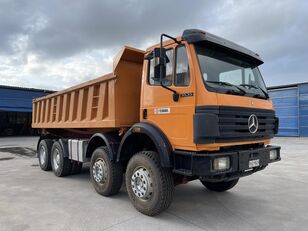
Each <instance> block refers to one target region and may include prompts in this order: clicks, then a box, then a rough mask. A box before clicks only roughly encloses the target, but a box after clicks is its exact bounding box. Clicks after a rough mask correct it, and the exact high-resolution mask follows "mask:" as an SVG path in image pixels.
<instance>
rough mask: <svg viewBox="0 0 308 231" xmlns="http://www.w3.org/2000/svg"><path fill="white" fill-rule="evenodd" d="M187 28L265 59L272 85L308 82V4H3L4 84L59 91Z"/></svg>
mask: <svg viewBox="0 0 308 231" xmlns="http://www.w3.org/2000/svg"><path fill="white" fill-rule="evenodd" d="M190 28H198V29H202V30H205V31H208V32H210V33H213V34H216V35H218V36H221V37H223V38H226V39H228V40H231V41H233V42H236V43H238V44H240V45H242V46H245V47H247V48H249V49H251V50H253V51H255V52H257V53H258V54H260V55H261V57H262V58H263V60H264V64H263V65H261V66H260V70H261V72H262V75H263V78H264V80H265V82H266V84H267V86H275V85H284V84H291V83H299V82H308V74H307V66H308V1H305V0H298V1H296V0H280V1H269V0H225V1H221V0H216V1H210V0H208V1H206V0H191V1H187V0H186V1H184V0H174V1H171V0H169V1H166V0H152V1H150V0H122V1H120V0H91V1H88V0H87V1H86V0H74V1H73V0H71V1H70V0H67V1H63V0H52V1H46V0H28V1H23V0H0V85H11V86H21V87H31V88H43V89H48V90H61V89H64V88H67V87H70V86H73V85H75V84H78V83H81V82H84V81H86V80H90V79H93V78H96V77H98V76H102V75H103V74H106V73H109V72H111V71H112V62H113V57H114V56H115V55H116V54H117V52H118V51H119V50H120V49H121V47H122V46H124V45H129V46H133V47H136V48H140V49H146V48H147V47H149V46H151V45H152V44H155V43H158V42H159V37H160V34H161V33H167V34H169V35H172V36H178V35H181V34H182V32H183V30H185V29H190Z"/></svg>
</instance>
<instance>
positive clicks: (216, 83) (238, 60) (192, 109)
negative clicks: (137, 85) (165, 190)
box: [140, 30, 280, 180]
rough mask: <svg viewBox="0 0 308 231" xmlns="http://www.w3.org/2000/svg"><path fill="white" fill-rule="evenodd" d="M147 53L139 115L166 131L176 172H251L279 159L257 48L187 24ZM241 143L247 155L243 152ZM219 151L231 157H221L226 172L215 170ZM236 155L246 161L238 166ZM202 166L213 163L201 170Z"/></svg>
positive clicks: (218, 175)
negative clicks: (159, 54) (272, 154)
mask: <svg viewBox="0 0 308 231" xmlns="http://www.w3.org/2000/svg"><path fill="white" fill-rule="evenodd" d="M160 46H161V47H163V50H164V51H163V52H164V53H165V56H166V60H165V63H163V64H162V68H163V72H165V73H164V74H163V76H159V75H160V72H159V61H157V60H155V54H154V53H155V52H158V49H159V47H160ZM145 57H146V59H145V61H144V65H143V77H142V85H141V86H142V90H141V103H140V105H141V108H140V120H141V121H143V122H145V123H151V124H153V125H154V126H156V127H158V128H159V129H161V131H162V132H163V133H164V134H165V135H166V137H167V139H168V140H169V141H170V144H171V146H172V150H173V153H172V154H171V155H172V160H173V161H174V167H175V171H176V172H178V173H181V174H182V173H183V174H187V175H189V176H195V175H204V177H205V178H211V179H212V180H215V179H216V178H217V179H220V180H221V179H222V178H223V179H224V180H226V179H227V178H228V177H229V178H232V177H234V176H233V175H232V171H233V172H234V173H236V174H235V175H236V176H239V175H241V174H240V173H239V170H241V171H243V172H242V174H243V175H247V174H248V173H249V172H250V173H252V172H254V171H257V170H258V169H262V168H264V167H265V166H266V165H267V164H268V163H269V162H271V161H276V160H279V159H280V157H279V147H278V148H276V147H272V146H268V145H269V143H270V139H271V138H273V136H274V134H275V133H277V129H278V118H277V117H275V112H274V108H273V104H272V101H271V100H270V99H269V97H268V94H267V89H266V87H265V84H264V81H263V78H262V75H261V73H260V71H259V69H258V66H259V65H261V64H262V63H263V61H262V60H261V58H260V56H259V55H258V54H256V53H254V52H252V51H250V50H248V49H246V48H244V47H242V46H239V45H237V44H235V43H233V42H230V41H228V40H225V39H223V38H220V37H218V36H215V35H212V34H210V33H207V32H204V31H201V30H185V31H184V33H183V35H182V36H180V37H177V38H176V39H173V40H168V41H166V42H165V43H162V44H157V45H156V46H153V47H151V48H149V49H147V51H146V54H145ZM159 58H160V57H159ZM155 69H156V70H155ZM155 72H156V73H155ZM162 85H163V86H162ZM166 87H167V88H168V89H166ZM175 94H177V95H178V98H177V99H175V98H174V95H175ZM265 147H267V148H265ZM242 150H245V151H246V157H245V158H246V159H245V161H244V160H241V159H239V157H241V156H243V155H242ZM247 150H251V153H249V154H247ZM265 150H267V151H265ZM270 150H274V151H272V152H275V153H276V152H277V154H275V156H276V158H275V159H272V160H270V159H269V155H268V154H269V152H270ZM260 153H261V154H260ZM263 153H267V154H264V155H263ZM203 154H204V159H202V155H203ZM215 155H216V156H219V157H220V156H222V157H223V156H227V157H228V158H227V160H226V159H222V160H226V161H227V162H226V163H225V164H226V167H228V168H226V169H224V170H225V171H220V170H219V171H215V170H213V169H212V167H213V164H214V163H213V162H212V163H211V161H212V159H214V158H215ZM243 158H244V157H243ZM249 160H251V162H250V163H255V164H254V165H255V166H254V167H253V168H250V167H249ZM253 160H256V161H255V162H253ZM257 160H258V161H259V162H258V161H257ZM239 161H243V162H247V163H245V164H243V166H239V165H238V163H239ZM206 162H208V163H206ZM257 162H258V163H257ZM183 163H184V164H183ZM177 164H178V166H177ZM202 165H203V166H207V167H208V168H205V167H204V168H203V170H202V171H200V166H202ZM244 165H245V166H244ZM251 166H253V164H251ZM239 167H240V168H239ZM257 167H258V168H257ZM248 170H249V171H248ZM227 173H228V174H227ZM223 176H224V177H226V178H224V177H223ZM215 177H216V178H215Z"/></svg>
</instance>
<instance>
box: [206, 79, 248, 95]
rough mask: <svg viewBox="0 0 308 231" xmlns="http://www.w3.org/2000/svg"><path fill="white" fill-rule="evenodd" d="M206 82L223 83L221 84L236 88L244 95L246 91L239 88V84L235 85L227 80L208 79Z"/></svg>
mask: <svg viewBox="0 0 308 231" xmlns="http://www.w3.org/2000/svg"><path fill="white" fill-rule="evenodd" d="M205 82H206V83H215V84H218V85H223V86H229V87H235V88H236V89H238V90H239V91H240V92H241V95H246V93H247V92H246V91H245V90H244V89H242V88H240V87H239V86H236V85H234V84H232V83H228V82H222V81H210V80H206V81H205Z"/></svg>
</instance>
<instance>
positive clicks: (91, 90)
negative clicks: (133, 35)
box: [32, 47, 144, 130]
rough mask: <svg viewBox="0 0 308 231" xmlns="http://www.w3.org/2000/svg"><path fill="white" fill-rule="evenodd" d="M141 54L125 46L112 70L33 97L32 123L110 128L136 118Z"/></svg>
mask: <svg viewBox="0 0 308 231" xmlns="http://www.w3.org/2000/svg"><path fill="white" fill-rule="evenodd" d="M143 57H144V52H143V51H141V50H138V49H134V48H130V47H124V48H123V49H122V50H121V52H120V53H119V54H118V55H117V56H116V57H115V59H114V63H113V72H112V73H110V74H107V75H104V76H102V77H99V78H97V79H94V80H91V81H88V82H86V83H83V84H80V85H77V86H75V87H72V88H69V89H67V90H64V91H59V92H57V93H54V94H51V95H48V96H46V97H42V98H38V99H34V101H33V118H32V121H33V122H32V126H33V127H34V128H44V129H48V128H68V129H69V128H87V129H91V128H94V129H95V128H99V129H104V128H106V129H109V130H110V129H112V128H119V127H129V126H131V125H132V124H134V123H136V122H138V121H139V108H140V87H141V75H142V64H143Z"/></svg>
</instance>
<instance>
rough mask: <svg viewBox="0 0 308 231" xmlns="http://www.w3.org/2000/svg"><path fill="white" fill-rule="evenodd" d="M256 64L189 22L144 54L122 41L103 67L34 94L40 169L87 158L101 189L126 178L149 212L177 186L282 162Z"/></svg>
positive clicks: (210, 184) (65, 169)
mask: <svg viewBox="0 0 308 231" xmlns="http://www.w3.org/2000/svg"><path fill="white" fill-rule="evenodd" d="M164 37H166V38H168V40H166V41H165V42H164V41H163V38H164ZM262 63H263V61H262V60H261V58H260V57H259V55H258V54H256V53H254V52H252V51H250V50H248V49H246V48H244V47H242V46H239V45H237V44H235V43H233V42H230V41H228V40H225V39H223V38H220V37H218V36H215V35H212V34H210V33H207V32H205V31H201V30H196V29H189V30H185V31H184V32H183V34H182V36H179V37H176V38H173V37H171V36H169V35H166V34H162V35H161V40H160V43H159V44H157V45H154V46H152V47H150V48H148V49H147V50H146V51H142V50H138V49H135V48H130V47H124V48H123V49H122V51H121V52H120V53H119V54H118V55H117V56H116V57H115V59H114V63H113V72H112V73H111V74H107V75H105V76H102V77H99V78H97V79H94V80H91V81H88V82H86V83H83V84H80V85H77V86H75V87H72V88H69V89H66V90H63V91H59V92H56V93H53V94H51V95H48V96H45V97H42V98H38V99H35V100H34V101H33V124H32V126H33V127H34V128H39V129H41V137H40V140H39V142H38V146H37V151H38V158H39V164H40V167H41V168H42V169H43V170H50V169H52V170H53V171H54V173H55V175H56V176H66V175H68V174H71V173H74V172H75V173H76V172H79V171H80V170H81V168H82V164H83V163H86V162H90V175H91V181H92V184H93V186H94V188H95V190H96V191H97V192H98V193H99V194H102V195H104V196H111V195H114V194H116V193H117V192H118V191H119V190H120V188H121V185H122V181H123V178H125V181H126V188H127V192H128V195H129V198H130V199H131V201H132V203H133V205H134V206H135V208H136V209H137V210H138V211H140V212H142V213H144V214H146V215H150V216H153V215H156V214H158V213H160V212H162V211H163V210H165V209H167V208H168V207H169V205H170V204H171V202H172V197H173V191H174V186H175V185H177V184H181V183H185V182H188V181H192V180H196V179H199V180H200V181H201V183H202V184H203V185H204V186H205V187H206V188H207V189H209V190H212V191H217V192H222V191H226V190H229V189H231V188H232V187H234V186H235V185H236V184H237V182H238V180H239V178H240V177H243V176H247V175H250V174H252V173H255V172H257V171H260V170H262V169H264V168H265V167H266V166H268V165H269V164H270V163H272V162H276V161H279V160H280V147H277V146H271V145H269V143H270V139H271V138H273V136H274V134H275V133H277V130H278V118H277V117H275V111H274V108H273V104H272V101H271V100H270V99H269V97H268V94H267V90H266V87H265V84H264V82H263V79H262V76H261V74H260V71H259V69H258V66H259V65H261V64H262Z"/></svg>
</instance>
